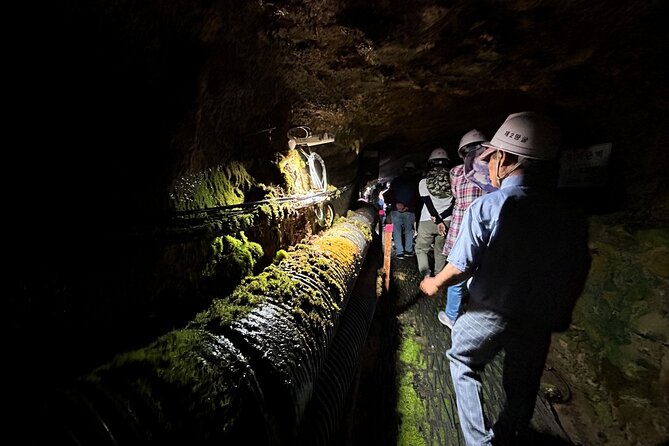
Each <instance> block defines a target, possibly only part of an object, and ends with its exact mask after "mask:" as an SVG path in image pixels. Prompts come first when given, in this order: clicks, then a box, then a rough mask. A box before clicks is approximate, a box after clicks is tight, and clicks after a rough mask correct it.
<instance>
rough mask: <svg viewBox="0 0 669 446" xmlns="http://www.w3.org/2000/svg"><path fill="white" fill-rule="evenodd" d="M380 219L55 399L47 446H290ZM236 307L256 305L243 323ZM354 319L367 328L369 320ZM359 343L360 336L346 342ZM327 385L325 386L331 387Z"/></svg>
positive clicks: (306, 251) (352, 218)
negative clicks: (179, 445)
mask: <svg viewBox="0 0 669 446" xmlns="http://www.w3.org/2000/svg"><path fill="white" fill-rule="evenodd" d="M376 217H377V214H376V212H375V209H374V208H373V207H371V206H369V207H363V208H361V209H359V210H358V211H356V212H354V213H350V214H349V216H348V217H346V218H342V219H340V220H338V221H337V222H335V224H334V225H333V226H332V228H330V229H329V230H327V231H325V232H324V233H323V234H322V235H320V236H319V237H317V238H315V239H314V240H312V241H311V242H310V243H309V244H308V245H300V246H298V247H296V249H295V250H294V251H293V252H290V253H287V255H286V257H285V258H284V259H283V260H282V261H281V262H279V263H278V264H276V265H271V266H270V267H268V268H266V269H265V270H264V271H263V272H262V273H261V274H259V275H258V276H255V277H252V278H247V279H246V280H245V281H244V282H243V283H242V284H240V286H239V287H238V288H237V289H236V290H235V291H234V292H233V293H232V295H231V296H230V297H229V298H226V299H222V300H216V301H214V302H213V303H212V305H211V306H210V308H209V309H208V310H207V311H205V312H203V313H201V314H200V315H198V316H197V317H196V318H195V319H194V320H193V321H192V322H191V323H190V324H189V325H188V326H187V327H186V328H184V329H182V330H174V331H172V332H170V333H167V334H166V335H164V336H162V337H160V338H159V339H157V340H156V341H155V342H153V343H152V344H151V345H149V346H147V347H145V348H142V349H139V350H136V351H133V352H128V353H125V354H122V355H118V356H117V357H116V358H114V359H113V360H112V361H111V362H110V363H108V364H105V365H103V366H101V367H99V368H97V369H96V370H94V371H93V372H91V373H90V374H89V375H87V376H84V377H82V378H80V379H78V380H77V381H76V382H75V383H74V384H73V385H72V386H70V387H65V388H62V389H59V390H57V391H56V392H55V393H54V395H53V396H52V397H51V398H50V399H49V401H48V402H47V403H46V405H45V408H44V410H43V412H42V414H43V415H44V416H45V417H46V420H47V421H49V425H50V427H51V428H50V429H49V430H48V432H49V434H48V438H49V441H51V442H58V443H59V444H77V445H104V444H110V445H125V444H138V443H141V444H165V443H169V444H173V443H184V444H199V445H208V444H212V445H213V444H217V445H220V444H238V443H239V442H244V444H253V445H288V444H294V442H295V440H296V438H298V436H299V430H300V423H301V421H302V420H303V416H304V413H305V409H306V407H307V405H308V404H309V402H310V401H311V399H312V396H313V394H314V387H315V384H316V382H317V381H318V380H319V376H320V375H321V372H322V371H323V365H324V364H325V362H326V358H327V357H328V355H330V350H331V346H332V343H333V339H334V337H335V334H336V333H337V329H338V328H339V326H340V322H341V319H342V315H343V314H345V312H346V306H347V304H348V299H349V296H350V293H351V290H352V288H353V286H354V284H355V282H356V279H357V276H358V273H359V272H360V268H361V265H362V263H363V260H364V258H365V256H366V254H367V250H368V248H369V245H370V242H371V237H372V236H371V234H372V228H373V227H374V224H375V223H376V222H375V219H376ZM242 303H246V304H248V303H255V305H256V306H255V307H253V309H252V310H251V311H250V312H248V313H245V311H244V310H243V307H241V304H242ZM358 313H359V312H358ZM363 313H369V309H367V310H365V311H363ZM357 317H358V320H359V321H360V324H363V325H364V324H365V323H368V318H369V317H371V316H367V317H362V318H360V316H357ZM351 321H352V320H351ZM345 325H347V326H348V325H353V326H355V325H356V323H355V322H347V323H346V324H345ZM347 331H350V332H351V333H354V332H355V329H351V328H347ZM347 336H348V335H347ZM361 337H362V333H361V332H360V330H359V333H357V334H356V335H354V336H353V338H355V340H354V341H351V342H354V343H356V344H359V343H361V340H360V338H361ZM363 340H364V338H363ZM356 348H357V347H356ZM332 354H333V355H339V354H340V353H339V348H338V349H336V350H334V352H333V353H332ZM352 354H355V353H353V352H352V353H349V354H346V353H344V354H343V356H342V358H343V359H342V360H341V363H342V367H347V368H350V367H351V364H352V363H353V360H352V358H351V356H352ZM333 357H335V358H336V356H333ZM329 373H330V372H328V374H329ZM350 373H352V372H350ZM328 376H329V377H328ZM328 376H326V377H324V378H323V379H322V380H334V379H335V377H334V376H330V375H328ZM337 379H339V378H337ZM342 379H348V378H346V377H344V378H342ZM342 393H343V392H339V394H338V395H337V396H335V398H341V394H342ZM326 404H327V403H326ZM331 424H332V423H331ZM327 431H328V429H325V432H327Z"/></svg>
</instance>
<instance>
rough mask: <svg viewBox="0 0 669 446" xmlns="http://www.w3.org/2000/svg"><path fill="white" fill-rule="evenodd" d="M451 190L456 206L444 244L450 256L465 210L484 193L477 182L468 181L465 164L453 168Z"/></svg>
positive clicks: (446, 252) (445, 252) (446, 254)
mask: <svg viewBox="0 0 669 446" xmlns="http://www.w3.org/2000/svg"><path fill="white" fill-rule="evenodd" d="M450 175H451V191H453V198H454V199H455V206H454V207H453V217H452V219H451V226H450V227H449V228H448V235H447V236H446V243H445V244H444V251H443V253H444V255H445V256H448V254H449V253H450V252H451V248H452V247H453V244H454V243H455V239H456V238H457V237H458V233H459V232H460V224H461V223H462V217H463V216H464V215H465V211H466V210H467V208H468V207H469V205H470V204H472V201H474V200H475V199H477V198H478V197H480V196H481V195H483V194H484V192H483V190H482V189H481V188H480V187H478V186H477V185H476V184H474V183H472V182H471V181H468V180H467V179H466V178H465V166H464V165H463V164H460V165H458V166H455V167H454V168H452V169H451V173H450Z"/></svg>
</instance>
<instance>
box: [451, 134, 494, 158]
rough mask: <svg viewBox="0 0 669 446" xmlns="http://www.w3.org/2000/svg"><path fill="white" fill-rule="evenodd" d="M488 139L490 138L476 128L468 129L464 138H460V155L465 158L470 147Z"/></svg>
mask: <svg viewBox="0 0 669 446" xmlns="http://www.w3.org/2000/svg"><path fill="white" fill-rule="evenodd" d="M487 140H488V138H486V137H485V135H484V134H483V133H481V132H479V131H478V130H476V129H473V130H470V131H468V132H467V133H465V134H464V135H463V136H462V138H460V145H459V146H458V155H460V157H461V158H463V159H464V157H465V156H466V155H467V152H468V151H469V149H472V148H474V147H475V145H474V144H475V143H479V144H481V143H483V142H486V141H487Z"/></svg>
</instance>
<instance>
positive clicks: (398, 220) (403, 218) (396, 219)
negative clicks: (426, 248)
mask: <svg viewBox="0 0 669 446" xmlns="http://www.w3.org/2000/svg"><path fill="white" fill-rule="evenodd" d="M390 218H391V219H392V221H393V242H394V243H395V254H396V255H400V254H405V253H407V252H413V226H414V223H415V222H416V214H415V213H414V212H413V211H406V212H398V211H392V212H391V214H390ZM403 230H404V235H402V232H403Z"/></svg>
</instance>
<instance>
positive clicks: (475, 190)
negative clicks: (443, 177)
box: [437, 129, 487, 329]
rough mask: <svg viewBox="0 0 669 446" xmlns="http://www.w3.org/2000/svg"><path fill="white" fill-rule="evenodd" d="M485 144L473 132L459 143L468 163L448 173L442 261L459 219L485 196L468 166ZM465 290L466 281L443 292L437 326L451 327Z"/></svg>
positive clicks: (456, 230) (455, 233)
mask: <svg viewBox="0 0 669 446" xmlns="http://www.w3.org/2000/svg"><path fill="white" fill-rule="evenodd" d="M486 140H487V139H486V137H485V136H484V135H483V133H481V132H479V131H478V130H476V129H473V130H470V131H469V132H467V133H465V134H464V135H463V137H462V138H461V139H460V145H459V148H458V155H459V156H460V158H462V161H463V162H464V161H467V162H466V163H465V164H459V165H457V166H455V167H454V168H452V169H451V171H450V183H451V191H452V195H453V200H454V207H453V215H452V218H451V224H450V226H449V228H448V234H447V236H446V242H445V243H444V249H443V256H444V259H445V258H446V257H448V254H449V253H450V252H451V248H452V247H453V244H454V243H455V238H456V237H457V236H458V232H459V231H460V224H461V223H462V217H463V216H464V215H465V211H466V210H467V208H468V207H469V205H470V204H471V203H472V202H473V201H474V200H475V199H476V198H478V197H480V196H481V195H483V194H484V193H485V191H484V190H483V185H481V184H478V183H477V182H476V181H475V179H474V178H473V177H471V176H470V175H469V174H476V172H473V171H472V167H471V166H472V165H473V163H472V162H471V158H472V157H473V156H475V155H476V152H477V151H479V150H485V148H484V147H483V146H482V145H481V144H482V143H484V142H486ZM466 167H467V168H466ZM470 178H471V179H470ZM484 181H485V180H484ZM466 289H467V285H466V282H465V281H463V282H461V283H456V284H455V285H453V286H450V287H448V291H447V292H446V306H445V308H444V310H443V311H440V312H439V313H438V314H437V317H438V319H439V322H441V323H442V324H444V325H445V326H447V327H448V328H449V329H450V328H453V323H454V322H455V320H456V319H457V318H458V314H459V313H460V303H461V302H462V298H463V296H464V294H465V292H466Z"/></svg>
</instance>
